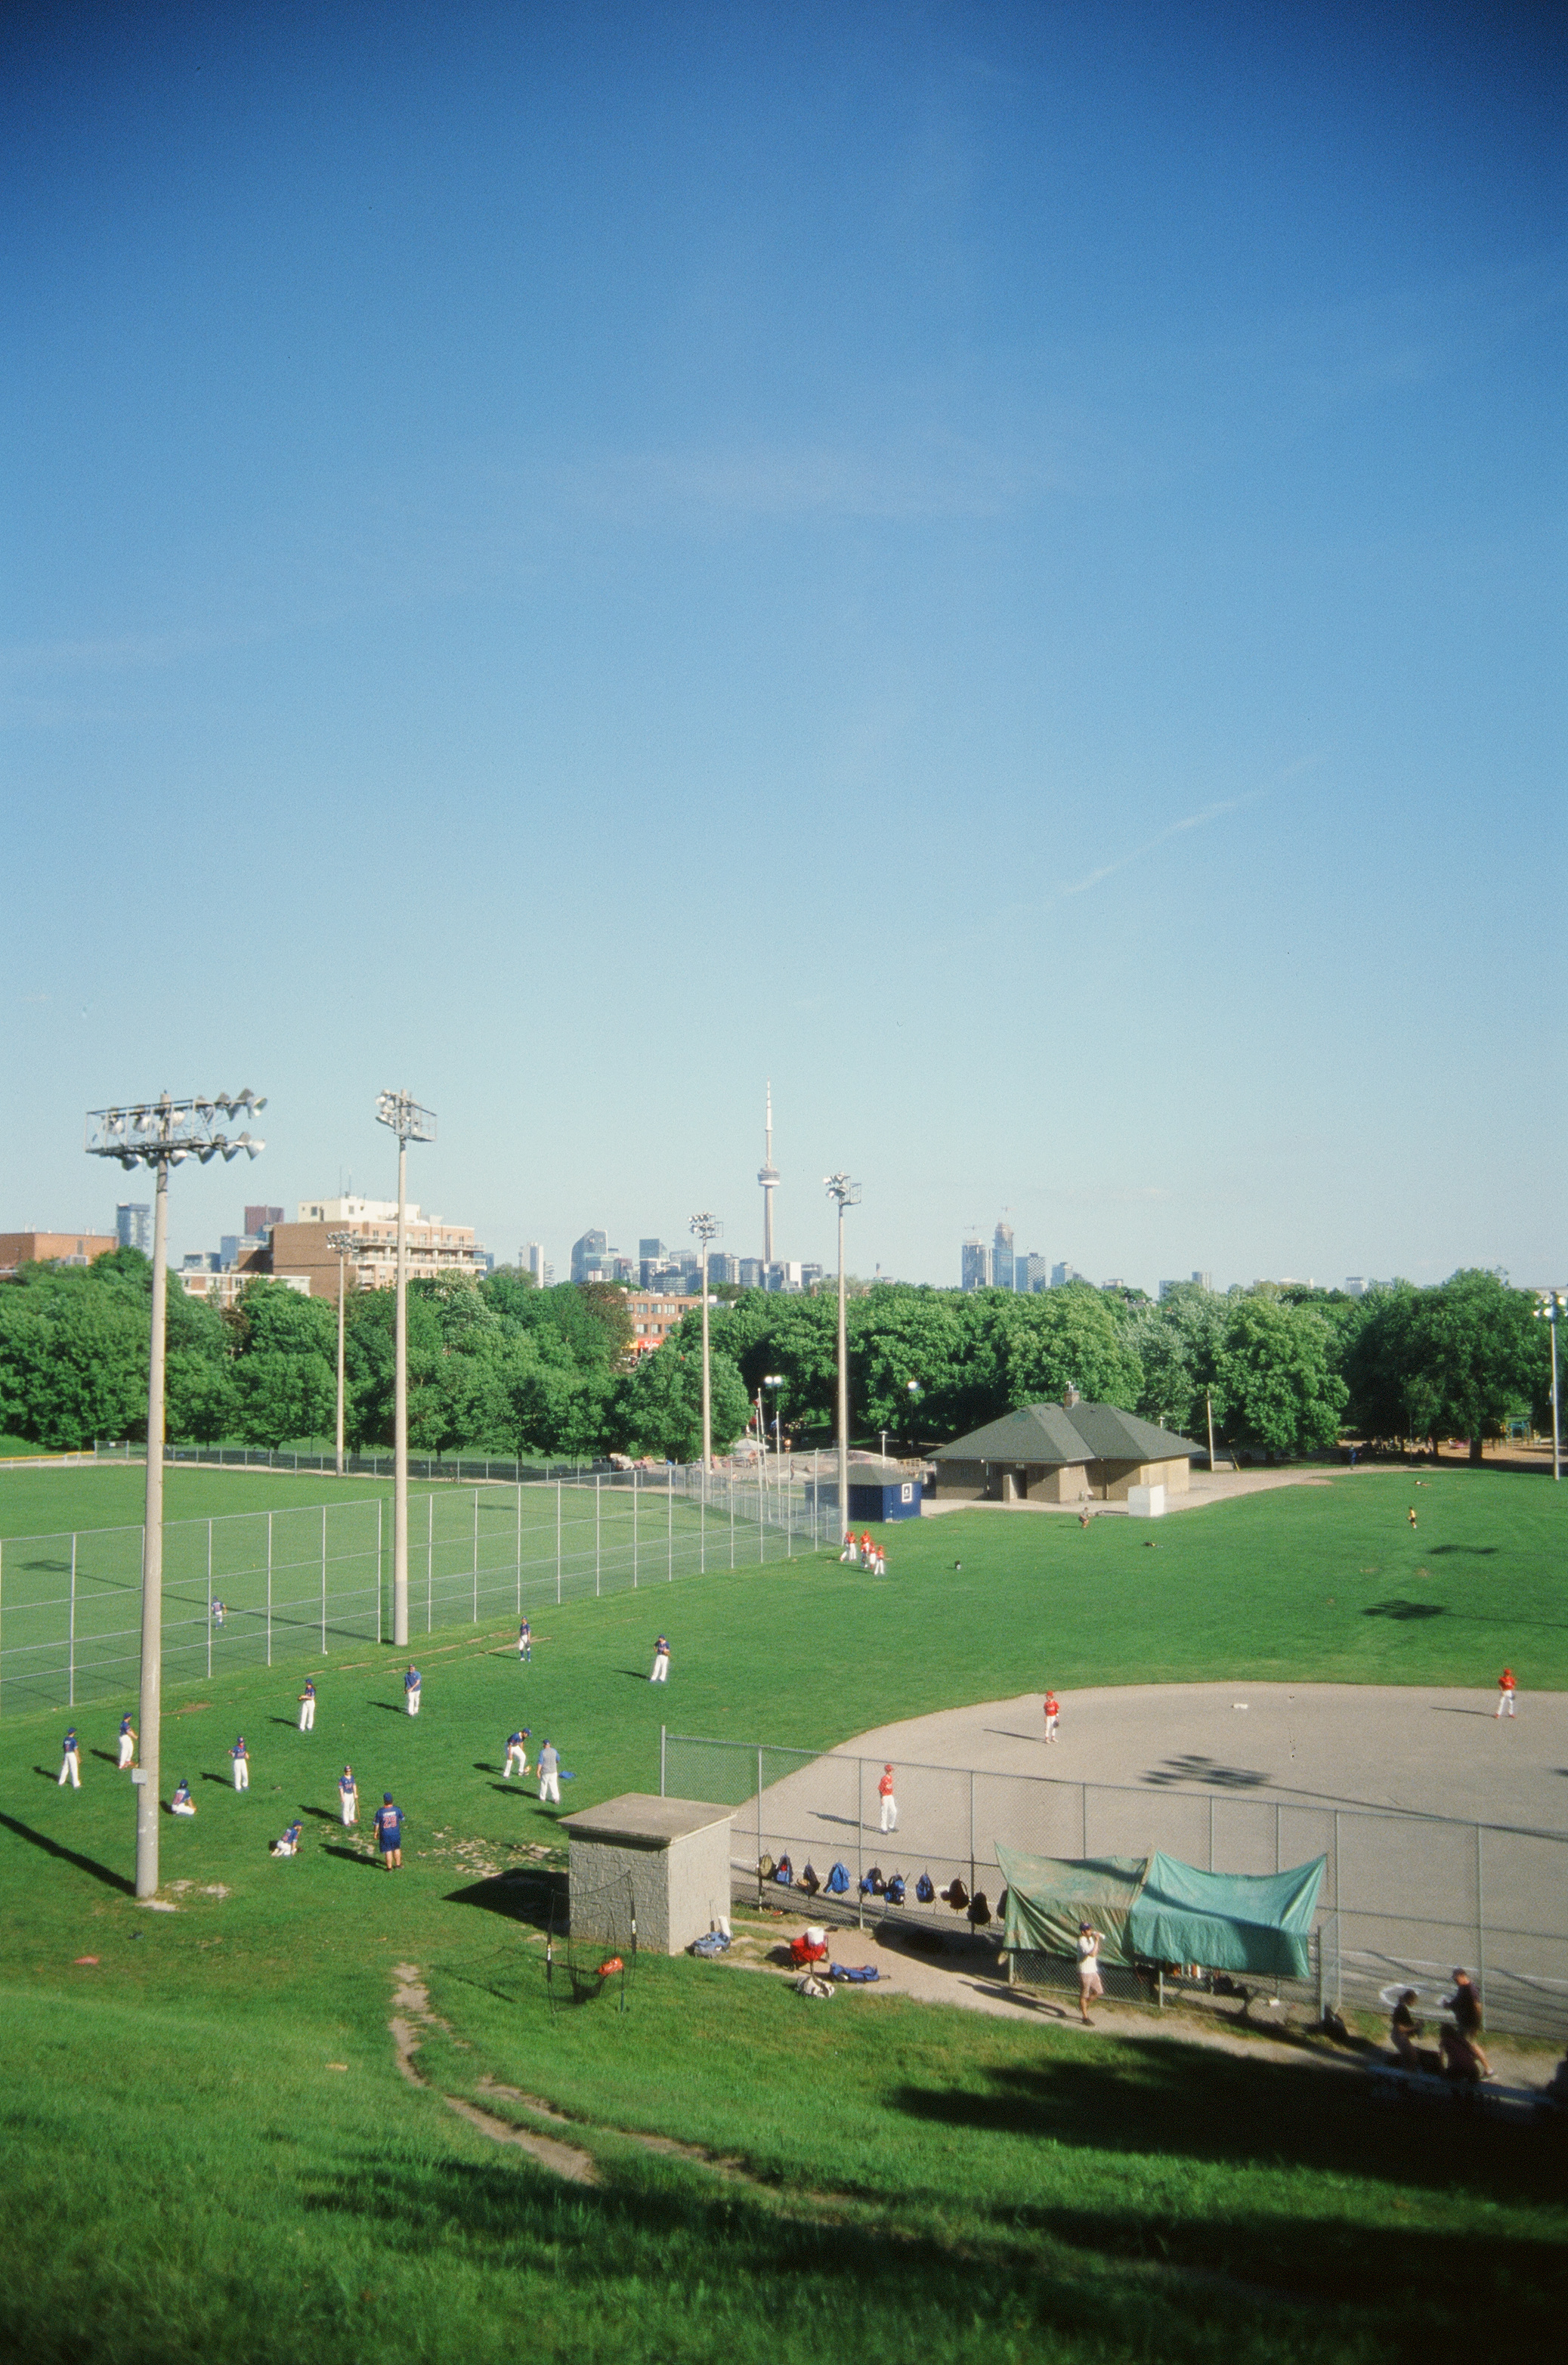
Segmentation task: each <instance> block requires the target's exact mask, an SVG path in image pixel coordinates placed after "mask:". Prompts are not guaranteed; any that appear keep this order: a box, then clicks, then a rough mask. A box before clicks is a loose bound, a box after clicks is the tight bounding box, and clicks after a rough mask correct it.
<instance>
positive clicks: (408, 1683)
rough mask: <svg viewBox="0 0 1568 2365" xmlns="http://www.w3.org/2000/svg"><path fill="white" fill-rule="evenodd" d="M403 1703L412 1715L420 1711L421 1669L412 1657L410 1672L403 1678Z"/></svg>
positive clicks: (416, 1714)
mask: <svg viewBox="0 0 1568 2365" xmlns="http://www.w3.org/2000/svg"><path fill="white" fill-rule="evenodd" d="M403 1705H404V1707H405V1708H406V1709H408V1711H409V1715H410V1716H418V1714H419V1712H420V1671H419V1669H418V1667H416V1666H415V1664H414V1663H413V1661H412V1659H410V1660H409V1672H408V1674H407V1675H406V1676H404V1678H403Z"/></svg>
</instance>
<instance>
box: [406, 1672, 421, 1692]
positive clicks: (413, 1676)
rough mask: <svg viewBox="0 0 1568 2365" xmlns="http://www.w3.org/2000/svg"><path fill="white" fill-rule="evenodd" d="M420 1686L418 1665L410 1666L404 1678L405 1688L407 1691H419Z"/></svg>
mask: <svg viewBox="0 0 1568 2365" xmlns="http://www.w3.org/2000/svg"><path fill="white" fill-rule="evenodd" d="M419 1688H420V1671H419V1669H418V1667H410V1668H409V1672H408V1674H407V1675H406V1676H404V1678H403V1689H404V1690H405V1691H406V1692H417V1691H418V1690H419Z"/></svg>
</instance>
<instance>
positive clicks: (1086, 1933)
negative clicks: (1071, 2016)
mask: <svg viewBox="0 0 1568 2365" xmlns="http://www.w3.org/2000/svg"><path fill="white" fill-rule="evenodd" d="M1104 1943H1105V1933H1104V1932H1103V1930H1096V1929H1093V1928H1092V1926H1091V1924H1090V1923H1089V1922H1080V1923H1079V1925H1078V2009H1079V2012H1080V2014H1081V2017H1082V2021H1083V2025H1084V2027H1085V2028H1092V2026H1093V2023H1092V2020H1091V2019H1090V2017H1089V2006H1090V2003H1091V2002H1092V2000H1093V1999H1094V1998H1095V1997H1096V1996H1103V1994H1104V1992H1105V1982H1104V1980H1103V1978H1101V1976H1100V1949H1101V1947H1102V1946H1103V1945H1104Z"/></svg>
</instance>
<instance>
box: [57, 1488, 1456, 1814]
mask: <svg viewBox="0 0 1568 2365" xmlns="http://www.w3.org/2000/svg"><path fill="white" fill-rule="evenodd" d="M66 1650H67V1669H66V1683H67V1687H68V1689H69V1694H70V1697H69V1698H68V1699H67V1702H66V1706H67V1707H68V1708H74V1707H75V1705H76V1530H75V1529H74V1528H73V1529H72V1530H71V1627H70V1632H69V1636H68V1640H67V1644H66ZM1475 1836H1476V1838H1477V1839H1479V1838H1480V1836H1481V1833H1480V1829H1479V1826H1478V1827H1477V1830H1476V1834H1475Z"/></svg>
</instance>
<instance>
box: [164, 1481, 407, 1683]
mask: <svg viewBox="0 0 1568 2365" xmlns="http://www.w3.org/2000/svg"><path fill="white" fill-rule="evenodd" d="M376 1583H377V1587H378V1589H379V1585H380V1564H379V1561H378V1562H377V1564H376ZM211 1675H212V1521H211V1520H210V1519H208V1521H207V1676H208V1678H209V1679H210V1677H211Z"/></svg>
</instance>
